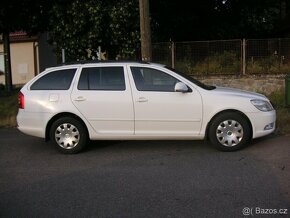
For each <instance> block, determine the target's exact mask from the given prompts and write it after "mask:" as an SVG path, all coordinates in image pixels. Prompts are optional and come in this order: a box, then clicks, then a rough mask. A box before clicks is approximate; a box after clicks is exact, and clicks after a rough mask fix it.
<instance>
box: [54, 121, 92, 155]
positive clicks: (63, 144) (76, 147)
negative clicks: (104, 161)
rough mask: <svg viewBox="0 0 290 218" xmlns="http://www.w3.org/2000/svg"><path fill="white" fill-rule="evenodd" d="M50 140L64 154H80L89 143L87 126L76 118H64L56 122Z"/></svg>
mask: <svg viewBox="0 0 290 218" xmlns="http://www.w3.org/2000/svg"><path fill="white" fill-rule="evenodd" d="M50 139H51V140H52V141H53V143H54V144H55V145H56V147H57V148H58V150H59V151H60V152H62V153H64V154H75V153H78V152H80V151H81V150H82V149H83V148H84V147H85V146H86V143H87V141H88V132H87V129H86V128H85V126H84V125H83V124H82V123H81V122H80V121H78V120H77V119H75V118H72V117H63V118H59V119H58V120H56V121H54V123H53V124H52V125H51V128H50Z"/></svg>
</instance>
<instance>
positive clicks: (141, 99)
mask: <svg viewBox="0 0 290 218" xmlns="http://www.w3.org/2000/svg"><path fill="white" fill-rule="evenodd" d="M147 101H148V99H147V98H145V97H140V98H138V100H137V102H147Z"/></svg>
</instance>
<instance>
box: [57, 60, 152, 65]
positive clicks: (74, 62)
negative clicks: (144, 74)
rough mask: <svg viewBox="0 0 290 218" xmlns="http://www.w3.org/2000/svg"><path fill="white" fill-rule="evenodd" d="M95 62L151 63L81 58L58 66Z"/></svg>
mask: <svg viewBox="0 0 290 218" xmlns="http://www.w3.org/2000/svg"><path fill="white" fill-rule="evenodd" d="M95 63H140V64H149V62H146V61H132V60H80V61H72V62H66V63H61V64H58V65H56V66H66V65H73V64H95Z"/></svg>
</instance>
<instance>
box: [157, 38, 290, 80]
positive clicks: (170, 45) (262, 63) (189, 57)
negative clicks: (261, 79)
mask: <svg viewBox="0 0 290 218" xmlns="http://www.w3.org/2000/svg"><path fill="white" fill-rule="evenodd" d="M152 51H153V52H152V53H153V55H152V60H153V62H158V63H163V64H166V65H170V66H172V67H174V68H176V69H177V70H179V71H182V72H185V73H187V74H195V75H205V74H220V75H222V74H226V75H227V74H232V75H233V74H234V75H235V74H237V75H240V74H265V73H289V72H290V39H287V38H285V39H259V40H257V39H248V40H239V39H238V40H218V41H195V42H175V43H174V42H163V43H154V44H153V46H152Z"/></svg>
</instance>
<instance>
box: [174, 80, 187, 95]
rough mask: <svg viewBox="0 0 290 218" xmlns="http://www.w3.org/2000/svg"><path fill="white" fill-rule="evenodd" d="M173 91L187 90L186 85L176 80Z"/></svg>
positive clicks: (183, 91)
mask: <svg viewBox="0 0 290 218" xmlns="http://www.w3.org/2000/svg"><path fill="white" fill-rule="evenodd" d="M174 91H175V92H182V93H185V92H188V87H187V85H185V84H184V83H183V82H178V83H176V84H175V87H174Z"/></svg>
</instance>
